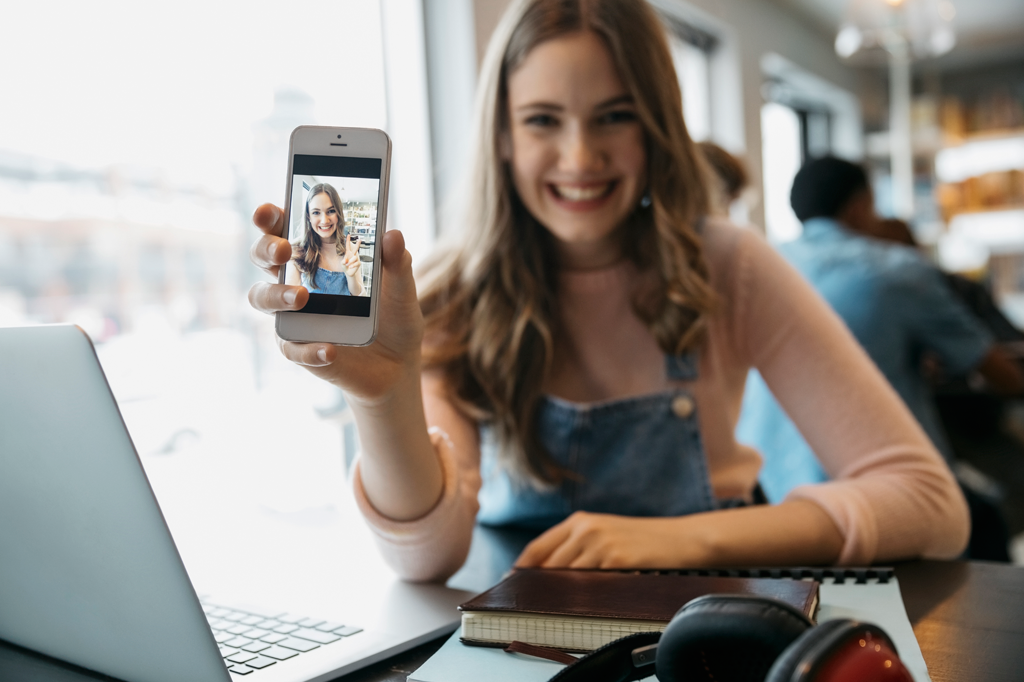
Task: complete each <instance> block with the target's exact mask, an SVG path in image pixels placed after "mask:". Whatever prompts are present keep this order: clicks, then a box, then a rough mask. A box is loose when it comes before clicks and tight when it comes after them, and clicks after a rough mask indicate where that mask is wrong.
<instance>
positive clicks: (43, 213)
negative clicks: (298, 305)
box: [0, 0, 388, 461]
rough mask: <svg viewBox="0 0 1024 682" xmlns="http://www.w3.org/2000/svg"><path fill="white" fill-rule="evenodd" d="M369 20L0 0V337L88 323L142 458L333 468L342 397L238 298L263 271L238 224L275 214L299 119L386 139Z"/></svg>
mask: <svg viewBox="0 0 1024 682" xmlns="http://www.w3.org/2000/svg"><path fill="white" fill-rule="evenodd" d="M381 16H382V15H381V7H380V3H379V2H377V1H370V0H338V1H336V2H331V3H326V4H322V5H318V6H317V7H316V10H315V12H312V13H311V12H310V10H309V8H303V7H300V6H297V5H295V4H294V3H290V2H285V1H283V0H268V1H265V2H260V3H252V2H242V1H240V0H225V1H220V2H215V3H209V2H204V1H203V0H175V2H163V3H161V2H146V3H138V2H126V1H118V0H95V1H94V2H87V3H83V2H78V1H75V0H57V1H55V2H51V3H47V4H46V5H38V4H34V3H14V4H10V5H9V6H5V8H4V17H3V21H2V22H0V82H2V83H3V86H4V95H3V103H2V105H0V324H6V325H13V324H26V323H53V322H74V323H78V324H79V325H80V326H82V327H83V328H84V329H85V330H86V331H87V332H88V333H89V334H90V335H91V336H92V338H93V339H94V341H95V342H96V343H97V345H98V349H99V353H100V357H101V360H102V361H103V364H104V367H105V368H106V371H107V374H108V377H109V379H110V381H111V384H112V386H113V388H114V391H115V394H116V395H117V397H118V399H119V401H120V403H121V406H122V410H123V412H124V414H125V418H126V422H127V424H128V426H129V429H130V430H131V431H132V433H133V436H134V438H135V440H136V445H137V447H138V449H139V451H140V454H141V455H142V456H143V459H144V461H146V457H147V456H150V455H160V454H167V453H172V452H178V451H182V452H183V451H186V450H188V449H189V448H191V447H194V446H196V445H197V444H202V445H204V447H206V448H207V449H209V448H210V447H224V448H249V449H250V451H249V452H248V453H247V456H249V457H251V458H252V461H258V459H259V456H260V455H261V454H265V455H266V456H267V457H268V458H271V457H280V456H281V454H282V453H284V452H287V453H288V456H289V457H290V458H292V460H293V461H295V460H296V459H298V460H301V459H302V458H303V457H304V456H306V454H307V453H311V452H317V453H329V456H332V457H334V458H338V459H340V452H341V442H342V440H343V434H342V429H340V428H338V426H339V425H338V423H336V420H337V419H338V415H339V414H340V413H339V412H338V406H339V404H340V394H339V393H337V392H336V390H335V389H333V388H331V387H330V386H328V385H327V384H325V383H323V382H321V381H319V380H316V379H313V378H312V377H310V376H308V375H307V374H306V373H304V372H302V371H301V370H299V369H297V368H295V367H292V366H291V365H290V364H289V363H288V362H287V361H285V360H284V359H283V358H282V357H281V356H280V353H279V352H278V350H277V348H276V347H275V342H274V335H273V326H272V320H271V319H270V318H269V317H267V316H263V315H259V314H257V313H255V312H253V311H252V310H250V309H249V307H248V304H247V303H246V302H245V294H246V292H247V290H248V288H249V286H250V285H251V283H252V282H254V281H256V280H257V279H259V278H261V277H263V275H262V274H261V273H258V272H257V271H256V270H255V269H254V268H253V267H252V266H251V265H250V264H249V262H248V246H249V244H250V243H251V242H252V241H253V240H254V239H255V238H256V236H257V233H256V230H255V228H253V227H252V226H251V224H250V216H251V214H252V210H253V208H254V207H255V206H256V205H257V204H258V203H262V202H263V201H273V202H275V203H279V204H280V203H281V202H282V200H283V196H284V190H285V181H286V177H285V176H286V164H287V144H288V135H289V133H290V131H291V129H292V128H293V127H294V126H296V125H299V124H303V123H321V124H333V125H349V126H369V127H377V128H386V127H387V122H388V121H387V107H386V101H385V100H386V98H385V82H384V61H383V41H382V21H381ZM285 396H287V400H285ZM284 403H287V405H288V408H287V409H283V408H282V404H284ZM272 420H273V421H281V420H286V421H288V423H289V424H290V429H289V428H281V429H277V430H276V432H275V431H274V430H272V429H269V428H267V424H268V423H270V421H272ZM250 432H251V434H259V436H258V437H253V436H252V435H250ZM296 433H301V434H302V438H301V447H297V443H296V438H295V434H296ZM310 456H312V455H310ZM317 456H320V455H317Z"/></svg>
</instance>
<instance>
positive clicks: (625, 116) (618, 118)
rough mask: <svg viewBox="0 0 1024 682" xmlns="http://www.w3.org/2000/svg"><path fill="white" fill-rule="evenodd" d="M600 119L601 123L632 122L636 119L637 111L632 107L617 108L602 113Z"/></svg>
mask: <svg viewBox="0 0 1024 682" xmlns="http://www.w3.org/2000/svg"><path fill="white" fill-rule="evenodd" d="M598 120H599V121H600V122H601V123H630V122H632V121H635V120H636V112H635V111H633V110H631V109H616V110H614V111H609V112H606V113H604V114H601V116H600V117H599V119H598Z"/></svg>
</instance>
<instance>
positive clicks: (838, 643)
mask: <svg viewBox="0 0 1024 682" xmlns="http://www.w3.org/2000/svg"><path fill="white" fill-rule="evenodd" d="M865 637H866V638H867V639H869V640H877V641H878V642H879V643H882V644H883V645H885V646H886V647H887V648H888V649H891V650H892V652H895V651H896V646H895V645H894V644H893V643H892V640H891V639H889V636H888V635H887V634H885V631H884V630H882V629H881V628H879V627H878V626H876V625H872V624H870V623H861V622H859V621H855V620H848V619H845V618H840V619H838V620H830V621H826V622H825V623H822V624H821V625H819V626H817V627H815V628H811V629H810V630H808V631H807V632H805V633H803V634H802V635H800V636H799V637H798V638H797V639H796V640H795V641H794V642H793V643H792V644H791V645H790V646H789V648H788V649H786V651H785V653H783V654H782V655H781V656H779V658H778V660H776V661H775V665H773V666H772V667H771V670H769V671H768V675H767V677H765V679H764V682H811V681H812V680H815V679H817V674H818V673H819V672H820V671H821V668H822V667H823V666H824V664H825V663H827V662H828V661H829V660H830V659H831V658H832V657H833V655H834V654H835V653H836V652H838V651H839V650H840V649H842V647H843V646H844V645H845V644H846V643H847V642H850V641H852V640H854V639H861V638H865ZM861 644H862V645H863V642H861ZM871 679H876V678H874V677H872V678H871ZM887 679H888V678H887ZM893 679H896V678H893Z"/></svg>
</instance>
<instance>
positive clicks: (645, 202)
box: [640, 192, 651, 208]
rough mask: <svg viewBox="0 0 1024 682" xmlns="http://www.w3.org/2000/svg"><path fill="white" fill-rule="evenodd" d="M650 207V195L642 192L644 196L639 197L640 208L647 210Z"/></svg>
mask: <svg viewBox="0 0 1024 682" xmlns="http://www.w3.org/2000/svg"><path fill="white" fill-rule="evenodd" d="M650 205H651V193H650V192H644V195H643V196H642V197H640V208H649V207H650Z"/></svg>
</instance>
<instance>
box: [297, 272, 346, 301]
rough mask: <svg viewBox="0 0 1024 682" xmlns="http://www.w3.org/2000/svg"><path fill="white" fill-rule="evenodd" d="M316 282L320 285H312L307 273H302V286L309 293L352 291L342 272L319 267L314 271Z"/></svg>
mask: <svg viewBox="0 0 1024 682" xmlns="http://www.w3.org/2000/svg"><path fill="white" fill-rule="evenodd" d="M316 283H317V284H319V285H320V286H318V287H313V286H312V285H311V284H310V279H309V275H308V274H306V273H305V272H303V273H302V286H304V287H306V289H308V290H309V293H311V294H336V295H341V296H351V295H352V292H350V291H349V288H348V279H347V278H346V277H345V273H344V272H335V271H334V270H325V269H323V268H319V269H318V270H317V273H316Z"/></svg>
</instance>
